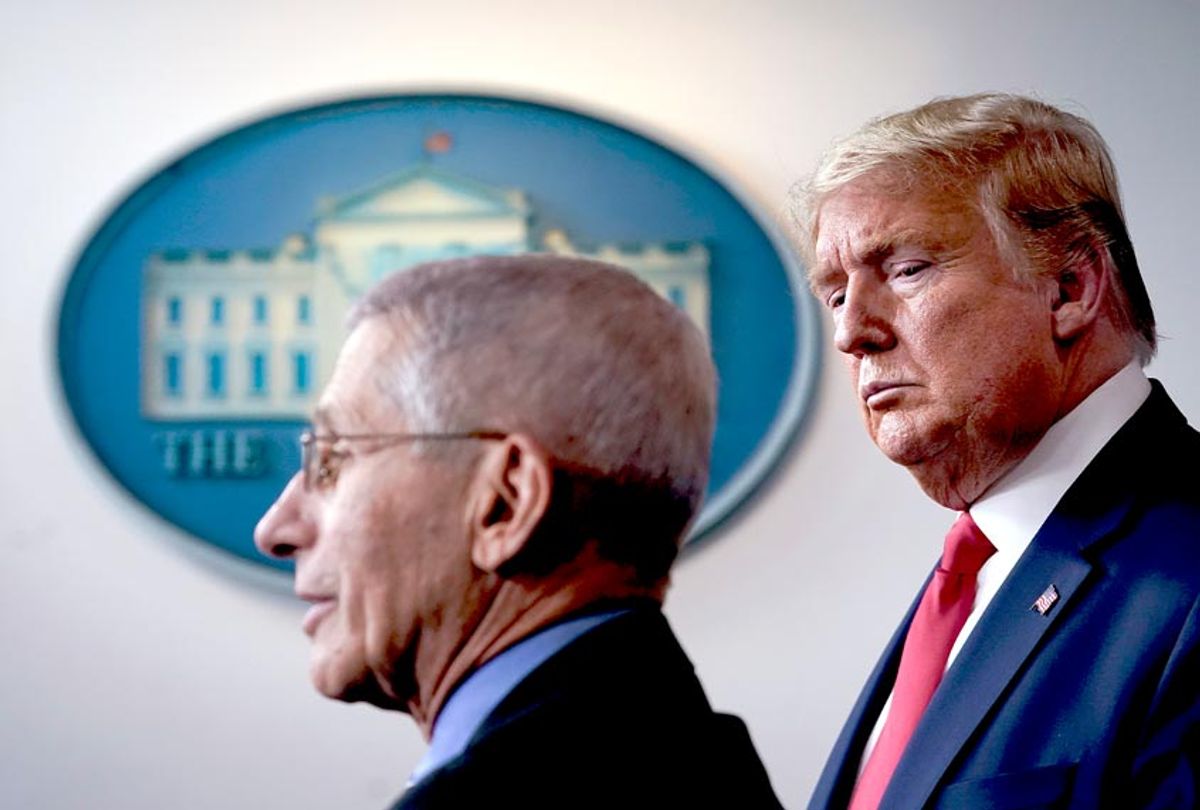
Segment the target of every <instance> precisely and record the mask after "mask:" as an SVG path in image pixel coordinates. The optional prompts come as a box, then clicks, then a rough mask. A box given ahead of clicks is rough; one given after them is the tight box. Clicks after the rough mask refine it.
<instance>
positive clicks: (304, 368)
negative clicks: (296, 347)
mask: <svg viewBox="0 0 1200 810" xmlns="http://www.w3.org/2000/svg"><path fill="white" fill-rule="evenodd" d="M311 388H312V352H308V351H298V352H295V353H293V354H292V390H293V391H295V392H296V393H297V394H307V393H308V392H309V390H310V389H311Z"/></svg>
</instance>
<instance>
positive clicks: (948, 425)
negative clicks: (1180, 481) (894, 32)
mask: <svg viewBox="0 0 1200 810" xmlns="http://www.w3.org/2000/svg"><path fill="white" fill-rule="evenodd" d="M816 253H817V261H816V265H815V266H814V267H813V268H812V272H811V281H812V286H813V290H814V293H815V294H816V295H817V297H818V298H819V299H820V300H821V302H822V303H823V304H824V305H825V306H826V307H827V308H828V309H829V310H830V312H831V313H832V316H833V321H834V327H835V332H834V334H835V338H834V342H835V344H836V346H837V348H838V350H839V351H841V352H842V353H843V354H844V355H845V359H846V363H847V366H848V367H849V370H850V377H851V382H852V383H853V385H854V390H855V396H856V399H857V400H858V403H859V406H860V408H861V409H862V415H863V419H864V421H865V422H866V425H867V430H868V432H869V433H870V434H871V438H872V440H874V442H875V444H876V445H878V447H879V449H880V450H882V451H883V452H884V454H885V455H887V456H888V458H890V459H892V460H893V461H895V462H897V463H899V464H902V465H904V466H905V467H907V468H908V469H909V471H910V472H912V473H913V475H914V476H915V477H916V478H917V480H918V482H919V483H920V484H921V486H922V487H923V488H924V489H925V491H926V492H927V493H928V494H929V495H930V496H931V497H933V498H934V499H935V500H937V501H938V502H940V503H942V504H944V505H946V506H950V507H952V508H965V506H966V505H967V504H969V503H971V502H972V501H973V500H974V499H975V498H977V497H978V496H979V495H980V494H982V492H983V490H985V489H986V488H987V486H989V485H990V484H991V483H992V482H993V481H994V480H995V479H996V478H997V477H999V476H1000V475H1002V474H1003V473H1004V472H1005V471H1006V470H1007V469H1008V468H1009V467H1011V466H1012V464H1014V463H1016V461H1017V460H1019V459H1020V458H1021V457H1023V455H1024V454H1025V453H1026V452H1028V448H1029V447H1030V446H1031V445H1032V443H1033V442H1036V440H1037V438H1038V437H1040V436H1041V434H1042V433H1043V432H1044V431H1045V430H1046V429H1047V428H1048V427H1049V426H1050V424H1052V423H1053V421H1054V419H1055V418H1056V417H1057V413H1056V410H1057V402H1058V399H1059V397H1060V393H1061V392H1060V387H1059V386H1060V381H1059V380H1058V378H1057V376H1056V373H1055V369H1056V367H1057V365H1058V364H1057V360H1056V348H1055V343H1054V339H1053V334H1052V322H1051V314H1052V307H1053V303H1054V287H1053V286H1052V285H1051V284H1048V283H1047V282H1046V280H1044V279H1040V280H1036V281H1033V282H1027V281H1024V280H1017V277H1016V275H1015V274H1014V272H1013V270H1012V268H1010V267H1009V266H1007V265H1005V263H1004V262H1003V261H1002V260H1001V259H1000V257H999V255H998V254H997V250H996V247H995V244H994V242H993V239H992V237H991V234H990V232H989V230H988V228H987V226H986V224H985V222H984V221H983V219H982V217H981V216H980V215H979V214H978V213H977V212H976V211H975V210H974V207H973V206H971V205H969V204H967V203H966V202H965V201H963V200H962V199H956V198H954V197H953V196H952V195H947V194H945V193H943V194H937V193H933V192H931V191H929V190H920V189H918V190H917V191H915V192H913V191H909V192H908V193H906V194H904V195H903V196H901V195H897V194H895V193H892V192H890V191H889V190H888V189H887V188H886V187H885V186H883V185H882V184H880V183H878V182H873V181H872V178H871V175H867V176H865V177H863V178H860V179H858V180H856V181H854V182H852V183H850V184H849V185H847V186H846V187H844V188H843V189H841V190H839V191H838V192H836V193H834V194H833V195H832V196H830V197H829V198H827V200H826V201H825V202H824V204H823V205H822V206H821V208H820V210H819V212H818V231H817V242H816Z"/></svg>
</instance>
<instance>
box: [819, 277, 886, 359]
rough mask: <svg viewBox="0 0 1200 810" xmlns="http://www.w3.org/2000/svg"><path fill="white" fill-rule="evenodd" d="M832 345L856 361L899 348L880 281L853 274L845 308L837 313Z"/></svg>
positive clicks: (849, 283) (846, 293) (849, 281)
mask: <svg viewBox="0 0 1200 810" xmlns="http://www.w3.org/2000/svg"><path fill="white" fill-rule="evenodd" d="M833 342H834V345H835V346H837V350H838V351H840V352H842V353H843V354H849V355H853V356H855V357H863V356H865V355H868V354H875V353H877V352H883V351H887V350H888V349H890V348H892V347H893V346H894V345H896V335H895V333H894V332H893V331H892V323H891V305H890V303H889V302H888V300H887V291H886V289H885V288H884V286H883V285H882V284H880V282H879V281H878V280H877V279H875V278H871V277H868V276H867V275H865V274H862V273H852V274H851V276H850V278H849V279H848V280H847V283H846V292H845V298H844V300H843V301H842V305H841V306H840V307H838V309H837V311H836V312H835V313H834V331H833Z"/></svg>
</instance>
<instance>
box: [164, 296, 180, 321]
mask: <svg viewBox="0 0 1200 810" xmlns="http://www.w3.org/2000/svg"><path fill="white" fill-rule="evenodd" d="M167 323H168V324H170V325H171V326H179V324H181V323H183V299H181V298H180V297H179V296H178V295H172V296H171V297H170V298H168V299H167Z"/></svg>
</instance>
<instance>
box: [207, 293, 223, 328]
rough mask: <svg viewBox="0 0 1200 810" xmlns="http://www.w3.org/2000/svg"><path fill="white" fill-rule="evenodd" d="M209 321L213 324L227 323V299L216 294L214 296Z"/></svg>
mask: <svg viewBox="0 0 1200 810" xmlns="http://www.w3.org/2000/svg"><path fill="white" fill-rule="evenodd" d="M209 322H210V323H211V324H212V325H213V326H220V325H221V324H223V323H225V299H224V298H222V297H221V296H219V295H214V296H213V298H212V306H211V308H210V309H209Z"/></svg>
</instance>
